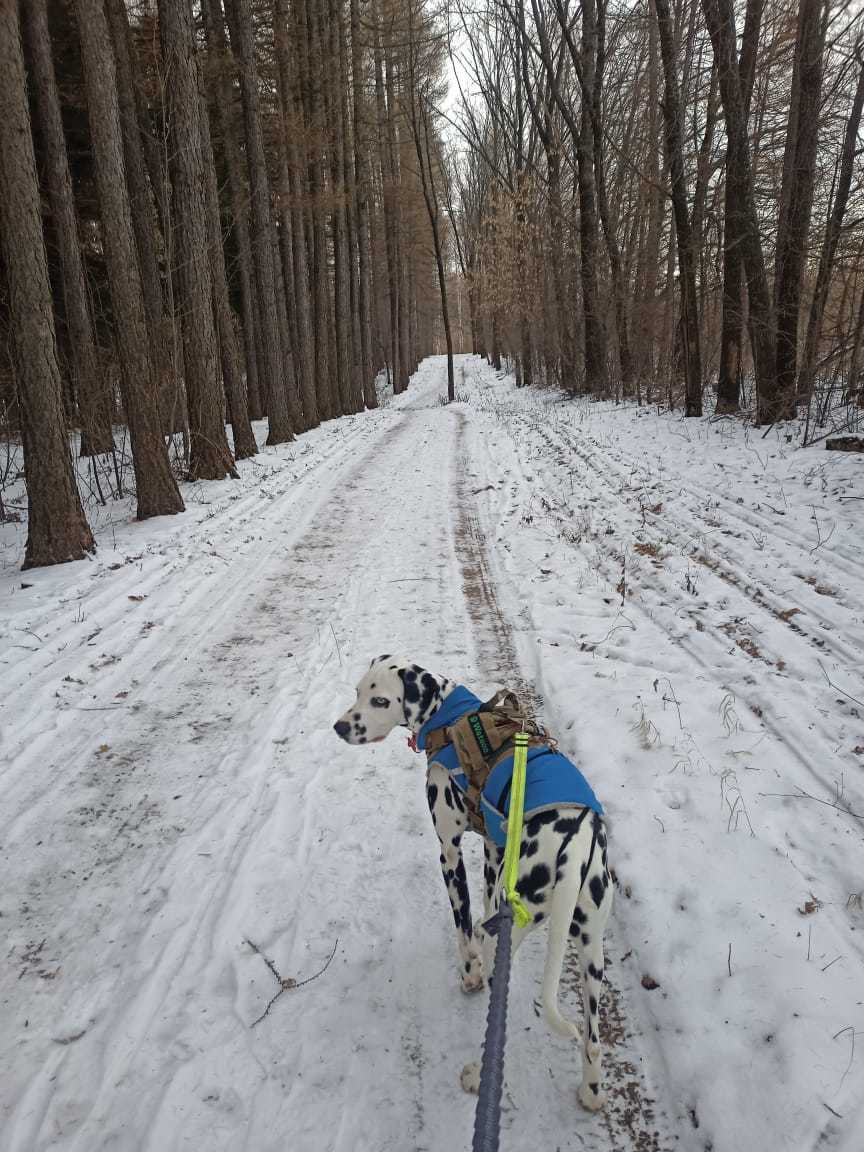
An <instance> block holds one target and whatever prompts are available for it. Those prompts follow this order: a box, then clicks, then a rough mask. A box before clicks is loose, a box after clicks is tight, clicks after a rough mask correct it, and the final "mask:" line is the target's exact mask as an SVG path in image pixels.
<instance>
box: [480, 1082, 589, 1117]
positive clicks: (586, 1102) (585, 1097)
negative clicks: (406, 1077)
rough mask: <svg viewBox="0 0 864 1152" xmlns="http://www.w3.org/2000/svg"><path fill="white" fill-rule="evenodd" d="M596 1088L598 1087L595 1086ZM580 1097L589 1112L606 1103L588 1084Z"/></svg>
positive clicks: (583, 1085) (580, 1089)
mask: <svg viewBox="0 0 864 1152" xmlns="http://www.w3.org/2000/svg"><path fill="white" fill-rule="evenodd" d="M463 1075H464V1073H463ZM594 1087H597V1086H596V1085H594ZM578 1096H579V1103H580V1104H581V1105H582V1107H583V1108H587V1109H588V1111H589V1112H599V1111H600V1109H601V1108H602V1107H603V1105H604V1104H605V1103H606V1097H605V1096H604V1094H603V1093H602V1092H601V1091H600V1090H599V1088H598V1089H597V1091H596V1092H595V1091H594V1088H592V1086H591V1085H590V1084H588V1083H583V1084H582V1085H581V1086H580V1088H579V1092H578Z"/></svg>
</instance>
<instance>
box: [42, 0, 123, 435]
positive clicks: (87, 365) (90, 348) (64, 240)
mask: <svg viewBox="0 0 864 1152" xmlns="http://www.w3.org/2000/svg"><path fill="white" fill-rule="evenodd" d="M22 15H23V18H24V31H25V35H26V42H27V56H28V60H29V64H30V71H31V80H32V93H33V101H34V107H35V111H36V116H37V118H38V125H39V133H40V136H41V139H42V157H43V161H44V165H45V168H44V180H45V184H46V187H47V192H48V199H49V201H50V204H51V215H52V218H53V221H54V228H55V231H56V234H57V240H58V246H59V251H60V266H61V271H62V277H63V302H64V313H65V316H66V323H67V325H68V328H69V349H70V358H71V364H72V377H73V384H74V391H75V398H76V400H77V404H78V411H79V414H80V418H81V455H82V456H95V455H97V454H98V453H101V452H110V451H111V450H112V448H113V447H114V439H113V435H112V429H111V396H110V392H109V390H108V388H107V386H106V383H107V382H106V380H105V374H104V372H103V371H102V367H101V365H100V362H99V350H98V348H97V345H96V335H95V331H94V327H93V316H92V311H91V307H90V297H89V293H88V289H87V281H86V277H85V272H84V262H83V260H82V257H81V246H80V243H79V240H78V217H77V215H76V210H75V197H74V194H73V192H72V179H71V176H70V173H69V161H68V157H67V153H66V139H65V136H64V134H63V121H62V119H61V114H60V98H59V96H58V93H57V81H56V78H55V75H54V62H53V60H52V58H51V37H50V33H49V30H48V8H47V3H46V0H32V3H28V4H25V5H23V8H22Z"/></svg>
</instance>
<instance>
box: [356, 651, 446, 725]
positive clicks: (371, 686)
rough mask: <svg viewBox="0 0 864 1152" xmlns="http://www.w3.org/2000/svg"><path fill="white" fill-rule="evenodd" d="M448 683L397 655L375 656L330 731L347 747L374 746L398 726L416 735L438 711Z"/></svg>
mask: <svg viewBox="0 0 864 1152" xmlns="http://www.w3.org/2000/svg"><path fill="white" fill-rule="evenodd" d="M452 687H453V684H452V682H451V681H450V680H446V679H445V678H444V677H442V676H433V675H432V673H431V672H427V671H426V669H425V668H421V667H420V665H419V664H413V663H411V661H410V660H403V659H400V658H399V657H397V656H378V657H377V658H376V659H375V660H373V661H372V664H371V667H370V668H369V671H368V672H367V673H366V675H365V676H364V677H363V679H362V680H361V681H360V683H359V684H358V685H357V699H356V700H355V701H354V703H353V704H352V705H351V707H350V708H349V709H348V711H347V712H346V713H345V714H344V716H340V717H339V719H338V720H337V721H336V723H335V724H334V725H333V728H334V730H335V732H336V734H337V736H341V737H342V739H343V740H345V741H346V743H348V744H374V743H377V742H378V741H379V740H383V739H384V737H385V736H386V735H387V734H388V733H389V732H390V731H391V730H392V729H393V728H396V727H398V726H400V725H401V726H402V727H403V728H410V729H411V731H412V732H419V731H420V729H421V728H422V727H423V725H424V724H425V723H426V721H427V720H428V719H429V717H430V716H432V714H433V713H434V712H436V711H437V709H438V707H439V705H440V704H441V701H442V700H443V699H444V697H445V696H446V695H447V692H448V691H449V690H450V689H451V688H452Z"/></svg>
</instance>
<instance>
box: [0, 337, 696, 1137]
mask: <svg viewBox="0 0 864 1152" xmlns="http://www.w3.org/2000/svg"><path fill="white" fill-rule="evenodd" d="M443 379H444V374H443V364H442V362H441V361H434V360H433V361H429V362H427V363H425V364H424V365H423V366H421V370H420V372H419V373H418V375H417V377H416V378H415V380H414V382H413V384H412V388H411V390H410V391H409V393H408V394H407V395H406V396H404V397H400V399H399V401H398V402H396V403H394V404H393V405H391V406H390V407H389V408H386V409H384V410H381V411H378V412H375V413H371V414H367V415H366V416H364V417H359V418H352V419H348V420H344V421H338V422H334V423H333V424H331V425H327V426H325V427H324V428H323V429H319V430H316V432H315V433H313V434H311V435H309V436H307V437H303V438H302V441H301V443H300V444H299V445H298V446H291V447H290V448H289V449H282V450H277V451H275V452H272V451H271V452H270V453H268V454H265V455H264V456H263V457H262V458H261V459H262V460H263V464H262V462H261V461H258V462H256V463H254V464H247V465H244V467H243V469H242V473H243V479H242V480H241V482H240V484H239V485H234V486H232V485H231V484H228V483H226V484H223V485H196V486H195V487H194V489H192V490H190V491H191V492H192V494H193V495H194V494H196V493H197V494H199V496H200V499H201V507H200V508H199V509H198V510H197V512H196V511H195V510H193V511H192V513H191V514H190V515H189V516H187V517H186V519H185V520H183V519H182V518H178V519H173V520H170V521H167V520H166V521H161V522H158V523H156V524H145V525H137V524H122V525H119V526H117V527H116V528H115V530H114V533H113V542H114V546H115V550H114V552H112V551H111V550H110V544H109V540H110V539H111V537H109V536H108V533H107V532H106V533H103V538H102V541H101V545H102V547H101V551H100V554H99V556H98V558H97V560H96V561H95V562H83V563H81V564H77V565H67V566H63V567H62V568H60V569H55V570H49V571H46V572H36V573H27V574H26V578H25V579H24V580H22V579H21V576H20V574H12V573H8V572H7V573H6V574H4V576H3V584H2V590H0V591H2V594H3V604H4V613H3V626H4V633H5V636H6V640H7V641H8V643H7V644H5V645H4V656H3V660H4V664H3V665H2V666H0V672H2V675H0V691H2V693H3V701H4V720H3V728H2V744H0V754H2V761H0V774H2V775H0V786H2V790H3V791H2V795H3V802H2V808H0V868H2V875H3V886H2V892H0V913H2V921H0V922H2V924H3V927H4V936H5V937H6V946H5V949H4V958H5V964H4V966H3V968H2V971H0V1016H2V1027H0V1148H2V1150H3V1152H25V1150H26V1152H30V1150H37V1149H39V1150H41V1149H49V1148H51V1149H64V1150H75V1152H85V1150H86V1152H95V1150H98V1149H112V1150H120V1152H127V1150H129V1152H131V1150H133V1149H134V1150H138V1149H142V1150H144V1149H152V1150H153V1152H156V1150H158V1152H168V1150H172V1149H182V1148H195V1149H200V1148H205V1147H206V1148H208V1149H214V1150H218V1149H231V1150H232V1152H234V1150H236V1149H238V1148H246V1149H249V1150H251V1152H269V1150H270V1149H273V1150H274V1152H275V1150H276V1149H280V1150H281V1149H284V1148H286V1147H290V1148H291V1149H293V1150H297V1152H385V1150H387V1149H393V1150H396V1149H399V1150H402V1152H404V1150H406V1149H412V1150H414V1149H416V1150H421V1149H429V1150H430V1152H437V1150H438V1149H444V1148H460V1147H467V1146H468V1145H469V1143H470V1133H471V1127H472V1123H473V1103H474V1102H473V1098H469V1097H467V1096H465V1095H464V1094H463V1093H461V1091H460V1090H459V1088H458V1073H459V1070H460V1068H461V1066H462V1064H463V1063H464V1062H465V1061H466V1060H469V1059H472V1058H475V1057H476V1055H477V1052H478V1050H479V1046H480V1040H481V1036H482V1028H483V1022H484V1018H485V998H484V997H475V998H470V999H466V998H464V997H462V996H461V995H460V993H459V992H458V991H457V972H456V955H455V946H454V941H453V939H452V928H451V919H450V915H449V910H448V907H447V902H446V895H445V892H444V888H443V885H442V883H441V879H440V875H439V870H438V864H437V855H438V849H437V843H436V841H435V838H434V834H433V830H432V827H431V822H430V821H429V817H428V812H427V810H426V805H425V796H424V788H423V767H422V759H421V758H420V757H416V758H415V757H413V756H412V755H411V754H410V753H409V752H408V750H407V749H406V748H405V747H404V745H402V743H401V741H400V740H399V739H398V738H397V737H396V736H394V737H393V738H391V740H390V741H389V742H387V743H386V744H384V745H382V746H380V747H369V748H367V749H363V750H362V751H360V750H356V749H350V748H347V747H345V746H343V745H341V744H340V742H338V741H337V740H336V739H335V737H334V736H333V734H332V731H331V724H332V722H333V719H334V718H335V716H337V715H338V714H339V712H340V711H341V710H342V709H343V708H344V706H345V703H346V701H348V700H350V698H351V691H352V688H353V684H354V682H355V680H356V679H357V677H358V675H359V673H360V672H361V671H362V668H363V667H364V662H365V661H366V660H367V659H369V658H371V657H372V656H374V655H377V654H380V653H381V652H382V651H391V650H392V651H404V652H406V653H407V654H409V655H411V656H413V657H415V658H416V659H417V660H418V661H420V662H422V663H425V664H427V665H428V666H429V667H431V668H436V669H440V670H441V671H443V672H445V673H447V674H451V675H456V676H462V677H464V679H465V680H466V681H467V682H468V683H470V684H471V685H472V687H476V688H477V689H478V690H481V691H482V690H486V689H488V690H489V691H490V692H491V690H492V689H493V688H494V687H496V686H497V685H498V684H499V683H500V682H502V681H507V682H510V683H512V682H513V680H514V679H516V680H518V679H519V678H520V673H519V668H518V667H517V666H516V665H517V655H516V652H517V644H516V641H514V639H513V635H512V618H511V617H509V616H508V614H507V613H506V612H504V611H503V610H502V609H501V608H500V606H499V605H498V602H497V599H496V593H495V589H494V581H493V579H492V576H491V572H492V565H491V561H490V558H489V557H488V556H487V555H486V553H485V551H484V546H483V537H484V533H483V530H482V529H481V528H480V526H479V521H478V519H477V517H476V515H475V514H474V512H473V511H472V509H473V502H474V501H475V500H476V499H477V498H478V493H477V492H476V490H475V486H472V484H471V482H470V479H469V478H468V477H467V473H468V471H469V469H468V465H467V461H468V460H470V459H471V458H472V457H473V455H474V453H475V452H476V450H477V446H476V444H475V442H474V441H475V440H476V439H477V438H478V437H477V436H475V434H474V431H473V430H472V429H473V426H474V424H477V426H478V435H479V438H480V439H482V436H483V435H484V434H485V433H484V431H483V429H484V428H485V426H486V425H487V424H489V423H491V422H490V421H489V420H488V419H487V418H486V417H484V416H482V415H481V414H480V413H476V412H472V411H471V409H470V407H466V406H462V405H458V406H453V407H450V408H447V407H442V406H441V405H440V404H439V403H438V397H439V394H440V392H441V391H442V388H443ZM472 437H473V438H474V439H472ZM261 469H263V470H264V471H266V473H267V475H266V476H265V477H264V479H263V480H262V479H261V472H260V470H261ZM256 470H259V471H257V473H256ZM189 495H190V492H189V491H187V498H188V496H189ZM205 509H206V510H205ZM600 791H601V794H602V789H600ZM478 847H479V846H478V845H477V844H474V846H473V848H472V849H471V852H470V855H472V856H473V858H474V865H475V867H474V869H473V874H474V878H475V879H476V876H477V872H478V869H477V867H476V865H477V862H478V859H479V852H478ZM478 907H479V905H478ZM250 942H252V943H254V944H255V945H256V946H257V947H258V948H259V949H260V950H261V952H263V953H264V954H265V955H266V956H267V957H268V958H269V959H270V960H271V961H272V962H273V964H274V965H275V968H276V969H277V970H278V972H279V974H280V976H281V977H282V978H283V979H285V980H293V981H296V982H298V983H299V982H301V981H303V980H305V979H306V978H308V977H310V976H312V975H314V974H315V973H316V972H318V971H319V970H320V969H321V968H322V967H323V966H324V965H325V964H326V962H327V958H328V956H329V955H330V953H331V952H332V951H333V949H334V947H335V954H334V956H333V959H332V962H331V963H330V964H329V966H328V967H327V968H326V970H325V971H324V972H322V974H321V975H320V976H318V977H317V978H316V979H314V980H313V981H312V982H311V983H309V984H307V985H304V986H303V987H299V988H288V989H287V990H286V991H285V992H284V993H283V994H282V995H281V997H280V998H279V1000H278V1001H277V1002H276V1003H275V1004H274V1005H273V1007H272V1009H271V1011H270V1012H269V1014H268V1015H267V1016H266V1017H265V1018H264V1019H263V1020H261V1021H260V1023H258V1024H256V1025H254V1026H253V1022H254V1021H255V1020H256V1019H257V1018H258V1017H259V1016H260V1015H261V1013H262V1012H263V1011H264V1009H265V1007H266V1006H267V1004H268V1002H269V1000H270V998H271V997H272V996H273V995H274V994H275V993H276V992H277V991H279V985H278V984H277V981H276V978H275V977H274V975H273V974H272V973H271V971H270V970H269V969H268V967H267V966H266V965H265V962H264V960H263V958H262V956H261V954H260V953H259V952H256V951H255V950H254V949H253V947H252V946H251V945H250ZM616 948H617V952H616ZM622 951H623V948H621V947H620V946H619V945H617V943H616V939H615V933H614V932H613V933H612V938H611V939H610V978H611V980H612V981H613V984H614V982H615V980H616V971H617V966H618V963H619V961H618V956H620V954H621V952H622ZM541 956H542V942H541V940H540V938H539V935H537V936H535V937H534V938H531V939H529V941H528V943H526V945H525V947H524V950H523V952H522V953H520V957H519V961H518V963H517V966H516V971H515V973H514V982H513V990H512V992H511V1005H512V1008H511V1025H510V1037H511V1040H510V1063H509V1065H508V1077H507V1091H506V1100H505V1117H504V1131H505V1136H504V1143H503V1147H505V1148H512V1149H522V1148H525V1147H527V1146H529V1143H530V1145H535V1144H536V1146H537V1147H542V1148H549V1149H552V1148H560V1149H570V1148H581V1147H583V1146H587V1147H594V1148H600V1149H604V1148H609V1149H611V1148H624V1147H629V1146H633V1147H639V1148H643V1147H644V1148H657V1149H660V1148H665V1147H667V1143H666V1141H665V1139H664V1138H663V1137H661V1135H659V1134H658V1130H659V1132H663V1131H666V1129H667V1128H668V1127H669V1125H670V1124H671V1121H669V1122H667V1121H666V1119H665V1118H664V1117H663V1116H662V1115H658V1116H657V1118H656V1120H655V1118H654V1112H653V1108H652V1101H651V1096H650V1094H651V1087H650V1085H649V1084H647V1083H646V1082H645V1081H644V1079H643V1078H642V1076H641V1075H640V1072H639V1070H638V1068H637V1065H638V1063H639V1056H638V1042H637V1041H634V1040H633V1038H632V1037H630V1038H629V1039H628V1038H626V1037H625V1032H626V1031H627V1030H626V1029H625V1028H624V1025H623V1019H622V1016H621V1011H622V1009H621V1004H622V1000H621V993H620V990H619V991H616V992H615V993H614V994H613V1001H612V1003H613V1008H612V1010H611V1011H610V1013H609V1024H610V1026H613V1025H614V1031H615V1036H614V1039H615V1040H616V1042H617V1050H616V1052H613V1053H612V1054H611V1059H610V1062H609V1068H610V1080H611V1081H612V1083H611V1084H610V1088H611V1090H612V1095H613V1103H612V1105H611V1107H610V1111H609V1116H608V1117H589V1116H587V1115H586V1114H585V1113H584V1112H582V1111H581V1110H579V1109H578V1107H577V1105H576V1099H575V1090H576V1086H577V1083H578V1075H579V1071H578V1068H579V1064H578V1054H577V1053H576V1052H575V1051H574V1050H573V1047H572V1046H571V1045H568V1044H567V1043H566V1042H564V1041H561V1040H559V1039H556V1038H554V1037H552V1036H550V1035H549V1034H548V1031H547V1029H546V1027H545V1025H544V1024H543V1022H542V1020H540V1019H539V1018H538V1013H537V1009H536V1005H535V999H536V996H537V993H538V990H539V978H540V970H541ZM569 1000H570V1003H569V1010H570V1011H571V1012H575V999H574V997H573V996H572V994H571V995H570V996H569ZM616 1085H617V1087H616ZM685 1135H686V1134H685ZM669 1146H671V1143H670V1145H669ZM676 1146H677V1147H683V1146H686V1144H682V1142H681V1141H678V1142H677V1144H676ZM698 1146H701V1144H700V1145H698Z"/></svg>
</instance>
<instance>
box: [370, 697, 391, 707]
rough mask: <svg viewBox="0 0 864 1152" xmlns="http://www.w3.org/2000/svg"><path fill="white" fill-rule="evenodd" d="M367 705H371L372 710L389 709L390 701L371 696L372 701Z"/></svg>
mask: <svg viewBox="0 0 864 1152" xmlns="http://www.w3.org/2000/svg"><path fill="white" fill-rule="evenodd" d="M369 703H370V704H371V705H372V707H373V708H389V707H390V701H389V700H388V699H387V698H386V696H373V697H372V699H371V700H370V701H369Z"/></svg>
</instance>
